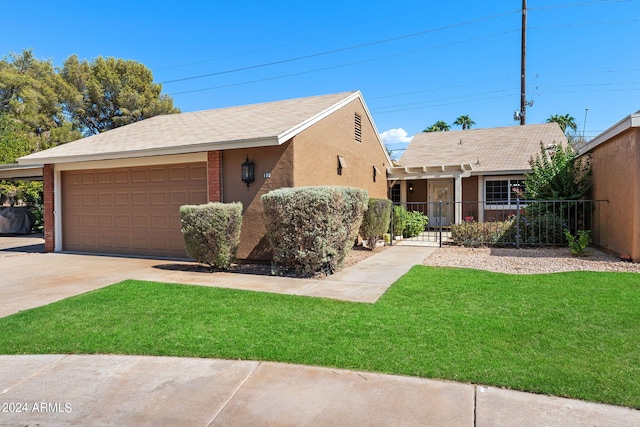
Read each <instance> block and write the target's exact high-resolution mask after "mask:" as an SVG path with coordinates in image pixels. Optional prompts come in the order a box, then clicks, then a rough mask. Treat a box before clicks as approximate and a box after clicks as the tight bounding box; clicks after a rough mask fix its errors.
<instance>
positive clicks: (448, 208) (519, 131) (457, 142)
mask: <svg viewBox="0 0 640 427" xmlns="http://www.w3.org/2000/svg"><path fill="white" fill-rule="evenodd" d="M541 143H542V144H543V145H544V146H545V147H551V146H553V145H555V144H566V143H567V138H566V137H565V135H564V134H563V132H562V130H561V129H560V127H559V126H558V125H557V124H556V123H544V124H534V125H525V126H509V127H497V128H486V129H467V130H457V131H446V132H422V133H419V134H417V135H415V136H414V137H413V140H412V141H411V143H410V144H409V146H408V147H407V149H406V150H405V152H404V154H403V155H402V157H401V158H400V160H399V163H400V164H401V166H394V167H390V168H388V169H387V172H388V178H389V180H390V181H391V185H392V186H391V198H392V200H394V202H396V203H407V204H409V205H411V204H414V206H413V207H412V206H409V208H410V209H412V210H418V209H424V211H425V213H426V214H427V216H428V217H429V218H430V221H429V222H430V224H431V225H439V224H442V225H443V226H447V225H450V224H452V223H460V222H461V221H462V220H463V219H464V218H469V217H473V218H474V219H475V220H477V221H489V220H492V219H497V218H499V217H500V216H501V215H502V213H503V212H505V211H510V210H513V208H514V207H515V203H516V197H515V193H514V191H513V187H517V186H519V185H522V183H523V181H524V174H525V173H527V172H530V171H531V165H530V164H529V161H530V160H531V158H532V157H535V156H536V155H537V154H539V153H540V144H541ZM440 201H441V202H443V203H442V206H443V208H442V209H440V208H439V206H438V203H436V202H440ZM483 202H484V203H483Z"/></svg>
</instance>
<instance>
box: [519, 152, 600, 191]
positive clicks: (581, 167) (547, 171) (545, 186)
mask: <svg viewBox="0 0 640 427" xmlns="http://www.w3.org/2000/svg"><path fill="white" fill-rule="evenodd" d="M530 164H531V169H532V170H531V173H529V174H527V175H526V176H525V191H526V195H527V197H528V198H530V199H537V200H579V199H581V198H583V197H584V196H585V195H586V194H587V193H588V192H589V190H590V189H591V162H590V159H589V158H588V157H581V158H578V157H577V153H576V152H575V151H574V149H573V148H572V147H571V145H566V146H563V145H560V144H558V145H556V146H554V147H553V149H551V150H548V149H547V148H546V147H545V146H544V144H540V153H539V154H538V155H537V156H536V158H535V159H534V158H531V160H530Z"/></svg>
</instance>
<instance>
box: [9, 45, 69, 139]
mask: <svg viewBox="0 0 640 427" xmlns="http://www.w3.org/2000/svg"><path fill="white" fill-rule="evenodd" d="M73 91H74V90H73V88H72V87H70V86H69V85H68V84H66V83H65V81H64V80H63V79H62V78H61V77H60V75H58V74H57V73H56V70H55V69H54V67H53V64H52V63H51V61H41V60H38V59H36V58H35V57H34V56H33V53H32V52H31V51H30V50H25V51H23V52H22V53H21V54H10V55H9V57H7V58H4V59H2V60H1V61H0V114H3V115H5V116H7V117H9V118H10V119H11V120H13V121H15V123H17V124H19V126H18V128H14V129H13V130H12V133H15V132H18V133H19V134H20V135H21V136H22V137H21V138H20V139H21V140H22V139H24V138H27V139H29V140H30V141H31V142H32V144H33V147H32V151H35V150H38V149H41V148H48V147H49V146H52V145H57V144H59V143H64V142H68V141H70V140H73V139H77V138H79V137H80V136H81V135H80V133H79V132H74V129H73V126H72V125H71V122H70V121H69V119H68V117H67V115H66V114H65V111H64V107H63V105H64V100H65V99H67V98H68V97H70V96H72V94H73ZM5 126H7V123H6V122H5ZM59 128H62V129H64V130H60V129H59ZM5 137H6V136H5ZM7 138H8V137H7ZM13 142H15V141H13Z"/></svg>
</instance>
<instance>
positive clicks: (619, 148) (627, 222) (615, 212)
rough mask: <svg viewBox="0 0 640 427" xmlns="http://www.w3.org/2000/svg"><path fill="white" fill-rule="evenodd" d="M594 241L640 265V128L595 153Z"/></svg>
mask: <svg viewBox="0 0 640 427" xmlns="http://www.w3.org/2000/svg"><path fill="white" fill-rule="evenodd" d="M591 156H592V157H591V166H592V174H593V175H592V182H593V188H592V198H593V199H603V200H604V199H606V200H608V201H609V203H599V204H598V208H597V209H596V212H595V218H596V220H595V222H596V225H597V224H598V220H599V227H594V230H593V233H592V234H593V239H594V242H595V243H597V244H599V245H601V246H603V247H604V248H606V249H608V250H610V251H612V252H614V253H617V254H621V255H623V254H625V255H630V256H631V258H632V259H633V260H634V261H635V262H640V129H638V128H631V129H629V130H627V131H626V132H623V133H621V134H619V135H617V136H616V137H614V138H612V139H611V140H609V141H606V142H604V143H602V144H600V145H598V146H597V147H595V148H594V149H593V150H592V152H591Z"/></svg>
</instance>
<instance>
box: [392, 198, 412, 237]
mask: <svg viewBox="0 0 640 427" xmlns="http://www.w3.org/2000/svg"><path fill="white" fill-rule="evenodd" d="M408 220H409V214H408V212H407V210H406V209H405V208H404V206H401V205H397V206H394V207H393V233H394V234H395V235H396V236H402V235H403V233H404V229H405V228H406V227H407V221H408Z"/></svg>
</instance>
